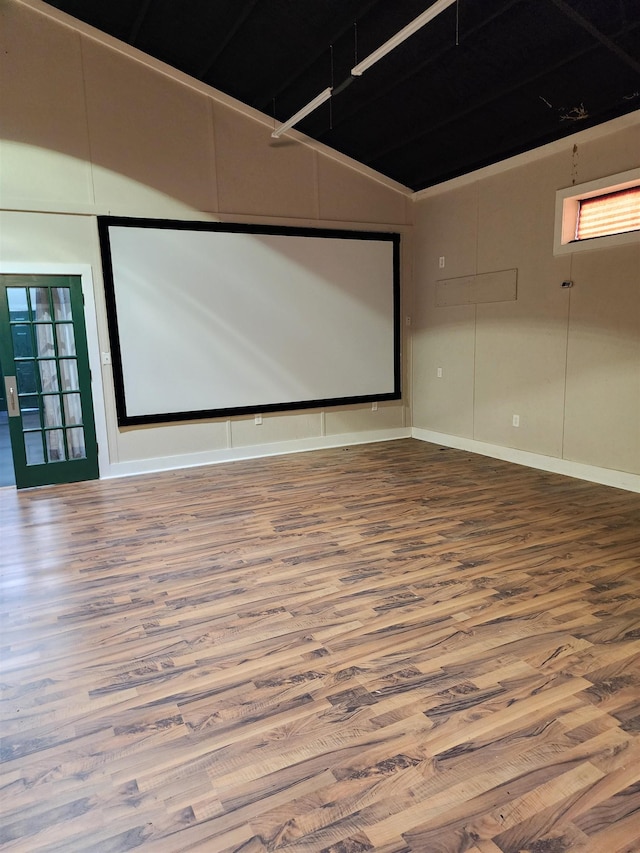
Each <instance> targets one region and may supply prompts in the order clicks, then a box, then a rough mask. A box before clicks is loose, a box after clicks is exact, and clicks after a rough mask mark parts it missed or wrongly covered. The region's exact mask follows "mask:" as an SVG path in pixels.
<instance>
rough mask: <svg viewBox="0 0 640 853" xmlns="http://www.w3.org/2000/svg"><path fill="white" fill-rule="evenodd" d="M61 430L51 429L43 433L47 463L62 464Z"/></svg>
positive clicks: (63, 459) (62, 445) (62, 440)
mask: <svg viewBox="0 0 640 853" xmlns="http://www.w3.org/2000/svg"><path fill="white" fill-rule="evenodd" d="M62 433H63V431H62V430H61V429H52V430H49V431H47V432H45V434H44V435H45V439H46V442H47V459H48V461H49V462H64V461H65V452H64V438H63V435H62Z"/></svg>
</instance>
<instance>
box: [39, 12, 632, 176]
mask: <svg viewBox="0 0 640 853" xmlns="http://www.w3.org/2000/svg"><path fill="white" fill-rule="evenodd" d="M432 4H433V0H51V2H50V5H51V6H55V7H56V8H58V9H61V10H63V11H64V12H67V13H69V14H70V15H73V16H74V17H76V18H79V19H81V20H82V21H85V22H86V23H88V24H91V25H92V26H94V27H97V28H98V29H100V30H103V31H104V32H106V33H109V34H110V35H112V36H115V37H116V38H118V39H121V40H122V41H125V42H127V43H129V44H131V45H134V46H135V47H136V48H138V49H139V50H142V51H144V52H145V53H147V54H149V55H151V56H153V57H156V58H157V59H160V60H162V61H164V62H166V63H168V64H169V65H171V66H174V67H175V68H177V69H180V70H181V71H183V72H186V73H187V74H189V75H190V76H192V77H195V78H197V79H198V80H201V81H203V82H204V83H207V84H209V85H210V86H213V87H215V88H216V89H219V90H221V91H222V92H225V93H227V94H228V95H231V96H233V97H234V98H237V99H238V100H239V101H242V102H244V103H245V104H248V105H250V106H251V107H254V108H257V109H258V110H261V111H262V112H264V113H266V114H267V115H268V116H270V117H274V116H275V119H277V121H278V122H280V121H285V120H286V119H288V118H289V117H290V116H291V115H293V114H294V113H295V112H297V111H298V110H299V109H300V108H301V107H303V106H304V105H305V104H307V103H308V102H309V101H311V100H312V99H313V98H314V97H315V96H316V95H318V93H319V92H321V91H322V90H323V89H325V88H326V87H327V86H333V87H334V90H335V89H337V88H338V87H339V86H340V85H341V84H342V83H343V82H344V81H347V80H351V83H350V84H349V85H348V86H347V87H345V88H344V89H343V90H342V91H340V92H337V93H334V96H333V97H332V98H331V100H330V101H329V102H327V103H325V104H323V105H322V106H320V107H319V108H318V109H317V110H316V111H315V112H314V113H313V114H311V115H310V116H308V117H307V118H306V119H304V120H303V121H302V122H301V123H300V124H299V125H298V128H297V129H299V130H301V131H303V132H304V133H306V134H308V135H309V136H311V137H313V138H314V139H317V140H319V141H320V142H322V143H324V144H325V145H328V146H330V147H331V148H334V149H336V150H338V151H341V152H343V153H344V154H347V155H349V156H350V157H352V158H354V159H355V160H358V161H359V162H361V163H364V164H366V165H367V166H369V167H371V168H372V169H375V170H377V171H378V172H381V173H382V174H384V175H387V176H388V177H390V178H393V179H394V180H396V181H399V182H400V183H401V184H404V185H405V186H407V187H409V188H411V189H413V190H420V189H423V188H425V187H429V186H432V185H433V184H437V183H439V182H441V181H444V180H447V179H449V178H453V177H456V176H458V175H461V174H465V173H467V172H470V171H473V170H474V169H477V168H479V167H481V166H485V165H488V164H490V163H494V162H497V161H499V160H502V159H504V158H506V157H509V156H511V155H514V154H517V153H520V152H522V151H527V150H529V149H532V148H535V147H537V146H539V145H542V144H544V143H547V142H550V141H552V140H555V139H558V138H561V137H565V136H568V135H569V134H571V133H575V132H576V131H578V130H582V129H584V128H587V127H590V126H593V125H597V124H600V123H601V122H604V121H608V120H609V119H612V118H615V117H617V116H620V115H623V114H625V113H628V112H631V111H632V110H637V109H640V0H458V3H457V4H454V5H452V6H450V7H449V8H448V9H446V10H445V11H443V12H442V13H441V14H440V15H438V17H436V18H435V19H434V20H432V21H431V22H430V23H428V24H427V25H426V26H425V27H423V28H422V29H421V30H420V31H419V32H417V33H416V34H414V35H412V36H411V37H410V38H409V39H408V40H407V41H405V42H404V43H403V44H402V45H401V46H399V47H398V48H396V49H395V50H394V51H393V52H391V53H389V54H388V55H387V56H386V57H384V58H383V59H381V60H380V61H379V62H378V63H377V64H376V65H374V66H373V67H372V68H370V69H369V70H368V71H366V72H365V73H364V75H363V76H362V77H357V78H354V79H351V75H350V70H351V68H352V67H353V66H354V65H355V64H356V61H360V60H362V59H364V58H365V57H366V56H368V55H369V54H370V53H372V52H373V51H374V50H375V49H376V48H377V47H379V46H380V45H381V44H383V43H384V42H386V41H387V39H389V38H390V37H391V36H393V35H394V34H395V33H396V32H398V31H399V30H401V29H402V28H403V27H404V26H405V25H407V24H408V23H410V22H411V21H412V20H413V19H414V18H416V17H417V16H418V15H420V14H421V13H422V12H423V11H424V10H425V9H427V8H428V7H429V6H431V5H432ZM274 144H278V143H276V142H275V141H274Z"/></svg>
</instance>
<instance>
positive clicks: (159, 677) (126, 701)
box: [0, 440, 640, 853]
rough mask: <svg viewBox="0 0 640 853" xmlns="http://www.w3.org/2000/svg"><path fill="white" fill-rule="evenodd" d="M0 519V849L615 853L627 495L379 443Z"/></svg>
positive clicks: (639, 538) (635, 705) (634, 704)
mask: <svg viewBox="0 0 640 853" xmlns="http://www.w3.org/2000/svg"><path fill="white" fill-rule="evenodd" d="M0 516H1V529H0V533H1V536H2V545H1V549H2V550H1V557H2V563H3V573H2V637H1V642H0V649H1V655H2V661H1V669H2V672H1V681H2V690H3V692H2V720H3V722H2V756H1V757H2V779H1V789H0V793H1V797H0V815H1V826H0V849H2V850H3V851H4V850H6V851H24V852H25V853H41V851H48V853H76V851H79V853H118V851H127V850H141V851H143V853H146V851H160V852H161V853H185V851H207V853H231V851H236V853H239V851H242V853H266V851H282V853H311V851H318V853H320V851H322V853H330V851H331V853H359V851H370V850H374V851H380V853H418V851H419V853H464V851H469V853H522V851H527V853H565V851H582V853H631V851H638V850H640V495H638V494H633V493H630V492H624V491H620V490H616V489H610V488H607V487H604V486H598V485H594V484H591V483H586V482H581V481H579V480H572V479H569V478H563V477H560V476H556V475H552V474H546V473H543V472H538V471H532V470H528V469H526V468H522V467H519V466H516V465H510V464H508V463H503V462H499V461H496V460H493V459H488V458H484V457H480V456H473V455H471V454H469V453H465V452H461V451H456V450H449V449H445V448H439V447H437V446H434V445H429V444H425V443H421V442H418V441H414V440H406V441H397V442H389V443H384V444H372V445H366V446H359V447H352V448H349V449H342V448H340V449H335V450H327V451H320V452H313V453H304V454H297V455H292V456H282V457H277V458H271V459H262V460H252V461H245V462H235V463H230V464H225V465H217V466H210V467H206V468H195V469H190V470H185V471H175V472H168V473H161V474H154V475H145V476H140V477H132V478H127V479H120V480H112V481H102V482H90V483H83V484H79V485H72V486H54V487H49V488H44V489H36V490H32V491H28V492H23V493H16V492H15V491H13V490H11V489H5V490H2V491H1V492H0Z"/></svg>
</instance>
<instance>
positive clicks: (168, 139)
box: [0, 0, 412, 473]
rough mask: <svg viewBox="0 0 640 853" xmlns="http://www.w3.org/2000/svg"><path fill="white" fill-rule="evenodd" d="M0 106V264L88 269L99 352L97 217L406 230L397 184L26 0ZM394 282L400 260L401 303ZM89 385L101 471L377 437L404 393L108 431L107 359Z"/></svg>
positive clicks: (4, 37) (398, 420) (10, 10)
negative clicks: (99, 392)
mask: <svg viewBox="0 0 640 853" xmlns="http://www.w3.org/2000/svg"><path fill="white" fill-rule="evenodd" d="M0 115H1V118H2V127H1V134H0V202H1V204H2V212H1V213H0V264H1V265H2V267H3V268H5V269H6V268H7V267H8V266H9V267H10V266H11V265H12V264H23V265H24V264H26V265H28V264H30V263H33V264H43V263H52V264H53V263H55V264H61V263H62V264H64V263H69V264H88V265H90V267H91V269H92V275H93V281H94V289H95V301H96V314H97V328H98V339H97V340H95V341H89V344H90V346H93V347H94V348H95V349H96V350H99V351H101V352H103V351H108V350H109V340H108V334H107V325H106V314H105V304H104V292H103V284H102V272H101V264H100V254H99V246H98V238H97V227H96V216H97V215H100V214H112V215H125V216H146V217H155V218H192V219H213V220H222V221H225V220H226V221H243V222H274V223H279V224H287V225H300V224H302V225H314V226H318V227H323V226H327V227H346V228H353V229H381V230H384V231H399V232H401V233H402V234H403V236H405V237H406V236H407V235H408V233H409V230H410V228H409V217H410V216H411V215H412V205H411V202H410V201H409V194H408V192H407V191H406V190H404V189H403V188H401V187H399V186H397V185H394V184H392V182H388V181H385V180H384V179H382V178H376V177H375V176H373V174H372V173H370V172H368V171H367V170H365V169H363V168H361V167H358V166H357V165H356V164H354V163H351V162H350V161H348V160H347V159H346V158H340V157H335V156H330V155H329V154H328V153H327V152H325V151H324V150H323V149H321V148H319V147H317V146H316V147H312V146H310V145H309V144H305V143H303V142H301V141H296V140H295V139H294V138H292V137H291V135H288V136H287V137H286V138H283V139H281V140H278V141H274V140H272V139H271V136H270V133H271V129H272V128H271V126H270V124H269V122H267V121H265V120H264V117H261V116H259V115H258V114H257V113H254V112H252V111H251V110H248V109H246V108H243V107H241V106H240V105H238V104H236V103H235V102H233V101H232V100H231V99H229V98H228V97H226V96H224V95H221V94H220V93H216V92H215V91H213V90H211V89H208V88H207V87H204V86H202V85H200V84H197V83H194V81H189V80H188V79H187V78H186V77H183V76H182V75H180V74H179V73H174V72H172V71H170V69H168V68H166V67H165V66H162V65H161V64H160V63H157V62H155V61H154V60H148V59H147V58H145V57H143V56H142V55H139V54H137V53H136V52H135V51H133V50H130V49H129V48H126V47H125V46H123V45H120V44H119V43H117V42H115V41H114V40H111V39H109V38H106V37H102V36H100V35H99V34H97V33H95V32H94V31H92V30H91V29H90V28H88V27H85V26H83V25H81V24H77V25H76V24H75V23H74V22H72V21H71V19H69V18H66V17H65V16H64V15H62V14H60V13H58V12H57V11H55V10H53V9H51V8H50V7H46V6H45V5H44V4H40V3H39V2H38V0H27V2H24V3H23V2H21V1H20V0H0ZM403 257H404V258H405V259H407V258H408V254H407V248H406V247H405V248H404V249H403ZM409 279H410V264H409V263H408V262H405V264H404V269H403V282H404V284H403V286H404V287H405V293H404V294H403V299H404V300H405V301H407V302H408V300H409V295H408V291H407V290H406V288H407V287H408V284H409ZM327 346H331V341H327ZM405 347H406V348H407V351H408V342H405ZM404 361H405V363H406V362H407V358H406V357H405V359H404ZM103 382H104V400H103V401H102V400H99V401H97V405H104V410H105V420H106V429H107V435H108V444H109V460H110V463H112V471H111V473H117V472H118V470H125V469H126V471H135V470H144V469H145V467H146V468H148V467H156V466H155V463H153V464H146V463H145V464H143V462H144V461H145V460H156V461H157V462H158V465H157V467H163V465H164V464H165V463H164V462H162V460H165V461H166V460H172V461H171V463H170V464H174V463H175V464H184V463H185V462H189V460H190V459H193V460H194V461H206V459H207V454H208V453H209V454H215V453H216V452H218V451H224V452H227V451H231V450H232V449H233V448H243V449H244V450H245V452H246V448H250V447H256V448H262V449H263V450H265V448H267V449H266V450H265V452H268V447H269V446H276V445H281V446H282V447H283V448H285V447H289V446H293V445H292V444H291V443H292V442H293V443H294V444H295V442H298V443H299V444H300V443H301V444H300V446H301V447H303V446H314V444H318V445H321V444H322V442H323V441H324V442H331V441H334V443H335V441H339V440H340V436H344V437H345V440H347V439H348V440H369V439H372V438H374V437H380V438H383V437H391V436H393V435H394V434H402V433H403V431H404V433H406V429H407V427H408V424H409V414H408V409H407V407H408V394H406V393H405V398H404V400H403V402H402V403H386V404H384V405H383V404H381V405H380V407H379V410H378V411H377V412H372V410H371V406H367V407H363V406H353V407H339V408H336V409H329V410H328V411H326V412H323V411H310V412H302V413H285V414H282V415H271V416H269V417H268V418H267V417H265V419H264V421H263V424H262V425H261V426H256V424H255V423H254V419H253V417H251V418H233V419H230V420H212V421H205V422H202V421H200V422H197V423H190V424H172V425H163V426H157V427H149V428H145V429H127V430H122V429H119V428H118V426H117V423H116V417H115V403H114V396H113V383H112V376H111V367H110V366H105V367H103ZM406 384H407V383H405V386H406ZM233 455H234V454H233V453H232V452H228V453H227V456H226V457H222V458H227V457H228V458H233ZM211 458H215V456H213V457H211ZM138 463H140V464H138ZM123 464H124V466H125V469H122V465H123ZM118 465H120V466H121V468H120V469H118ZM103 473H105V472H103ZM106 473H109V472H106Z"/></svg>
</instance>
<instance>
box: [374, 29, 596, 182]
mask: <svg viewBox="0 0 640 853" xmlns="http://www.w3.org/2000/svg"><path fill="white" fill-rule="evenodd" d="M596 48H597V45H595V44H592V45H591V46H590V47H588V48H584V49H582V50H577V51H575V52H574V53H572V54H568V55H565V56H563V57H562V59H560V60H559V61H558V62H556V63H555V65H553V66H545V67H544V68H542V69H541V70H540V71H538V72H536V73H535V74H532V75H531V76H529V77H527V78H525V79H524V80H519V81H517V82H516V83H513V84H512V85H509V86H505V87H503V88H501V89H494V90H493V91H492V92H491V95H489V96H487V97H486V98H484V99H483V100H482V101H477V102H475V103H474V104H472V105H471V106H469V107H467V108H465V109H463V110H458V112H456V113H454V114H452V115H449V116H447V117H446V118H445V119H443V120H442V121H439V122H436V123H429V126H428V128H422V129H418V130H416V132H415V133H413V134H411V135H410V136H403V137H402V140H401V141H399V142H398V143H397V144H394V145H387V146H385V147H384V148H380V149H378V150H377V151H375V152H373V153H372V154H369V155H367V157H366V159H363V161H362V162H364V163H365V164H366V165H368V166H370V167H371V168H373V169H375V168H376V167H375V166H373V165H372V164H373V163H375V162H376V161H377V160H379V159H380V158H381V157H385V156H386V155H387V154H391V153H392V152H393V151H399V150H401V149H402V148H404V147H405V146H406V144H411V143H414V142H417V141H418V140H419V139H423V138H424V137H426V136H428V135H429V134H431V133H432V132H433V131H434V130H440V129H441V128H443V127H446V126H447V125H448V124H451V123H452V122H454V121H458V120H459V119H460V118H463V117H464V116H465V115H470V114H471V113H473V112H476V110H479V109H484V108H485V107H486V106H488V105H489V104H492V103H494V102H496V101H499V100H500V98H502V97H504V96H505V95H509V94H510V93H511V92H514V91H517V90H518V89H520V88H521V87H522V86H528V85H529V84H530V83H534V82H535V81H536V80H538V79H539V78H541V77H545V76H546V75H547V74H549V73H550V72H553V71H556V70H557V69H558V68H562V67H563V66H565V65H568V64H569V63H571V62H573V61H574V60H576V59H578V58H579V57H581V56H585V55H586V54H588V53H590V52H591V51H593V50H596ZM397 138H399V137H397Z"/></svg>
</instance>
